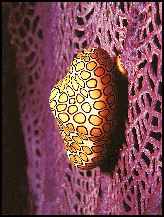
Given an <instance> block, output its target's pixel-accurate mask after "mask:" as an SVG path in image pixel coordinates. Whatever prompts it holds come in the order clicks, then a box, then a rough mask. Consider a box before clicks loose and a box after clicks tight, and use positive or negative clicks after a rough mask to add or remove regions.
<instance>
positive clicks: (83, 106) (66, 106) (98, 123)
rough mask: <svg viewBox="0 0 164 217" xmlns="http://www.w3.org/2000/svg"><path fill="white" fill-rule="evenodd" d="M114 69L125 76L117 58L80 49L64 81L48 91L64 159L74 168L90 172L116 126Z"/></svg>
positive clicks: (100, 157)
mask: <svg viewBox="0 0 164 217" xmlns="http://www.w3.org/2000/svg"><path fill="white" fill-rule="evenodd" d="M115 63H116V64H115ZM115 65H117V67H118V68H120V71H121V72H122V73H123V74H125V72H126V71H125V70H124V68H123V65H122V64H121V62H120V58H119V57H116V58H115V62H114V59H112V58H111V57H110V56H109V55H108V53H107V52H106V51H105V50H103V49H101V48H88V49H84V50H83V51H82V52H79V53H78V54H77V55H76V57H75V58H74V59H73V61H72V62H71V65H70V67H69V68H68V73H67V75H66V76H65V77H64V79H63V80H61V81H59V82H58V83H57V84H56V85H55V86H54V87H53V88H52V90H51V94H50V97H49V104H50V108H51V111H52V113H53V115H54V117H55V119H56V120H57V123H58V126H59V130H60V133H61V136H62V137H63V139H64V144H65V150H66V152H67V156H68V159H69V160H70V161H71V163H72V164H73V165H74V166H76V167H78V168H81V169H92V168H94V167H96V166H97V165H99V163H100V162H101V160H102V159H103V156H104V155H105V150H106V148H105V144H107V143H109V141H110V134H111V131H112V130H113V128H114V125H115V122H116V118H115V114H116V110H117V87H116V84H115V82H114V66H115Z"/></svg>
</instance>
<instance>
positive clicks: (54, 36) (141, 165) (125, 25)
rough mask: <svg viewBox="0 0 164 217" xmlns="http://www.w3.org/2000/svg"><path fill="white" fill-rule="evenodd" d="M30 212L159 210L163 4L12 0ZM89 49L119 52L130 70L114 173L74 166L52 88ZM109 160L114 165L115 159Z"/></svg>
mask: <svg viewBox="0 0 164 217" xmlns="http://www.w3.org/2000/svg"><path fill="white" fill-rule="evenodd" d="M9 5H10V8H11V11H10V17H9V32H10V36H11V44H13V45H14V46H15V48H16V60H17V95H18V99H19V110H20V118H21V123H22V128H23V132H24V138H25V143H26V150H27V157H28V168H27V173H28V178H29V180H28V181H29V186H30V198H31V201H32V204H33V206H32V207H31V212H34V213H36V214H116V215H119V214H132V215H135V214H150V213H151V214H152V213H155V214H158V213H160V205H161V167H162V165H161V159H162V157H161V133H162V132H161V128H162V118H161V109H162V108H161V107H162V105H161V101H162V96H161V95H162V93H161V82H162V77H161V74H162V73H161V71H162V69H161V68H162V66H161V62H162V55H161V49H162V48H161V37H162V3H160V2H155V3H153V2H151V3H148V2H147V3H142V2H134V3H132V2H111V3H108V2H100V3H97V2H88V3H86V2H79V3H71V2H66V3H62V2H61V3H60V2H58V3H55V2H54V3H39V2H38V3H27V2H26V3H23V2H22V3H13V4H12V3H9ZM86 47H101V48H103V49H104V50H106V51H107V52H108V53H109V55H110V56H111V57H115V56H116V55H117V54H120V55H121V59H122V62H123V64H124V66H125V68H126V69H127V71H128V119H127V121H126V125H125V126H126V127H125V132H123V133H124V135H125V142H123V143H122V146H121V148H120V152H119V153H120V154H119V159H118V161H116V163H115V166H114V168H113V170H112V173H110V174H107V173H104V172H103V171H102V170H101V169H100V168H95V169H93V170H87V171H81V170H80V169H78V168H74V167H72V166H71V165H70V164H68V161H67V157H66V156H65V154H64V153H65V151H64V149H63V148H62V147H63V142H62V140H61V138H60V135H59V132H58V129H57V126H56V124H55V127H54V119H53V116H52V114H51V111H50V109H49V102H48V98H49V95H50V91H51V89H52V87H53V85H54V83H57V82H58V81H59V80H61V79H62V78H63V77H64V76H65V75H66V68H67V67H68V66H69V65H70V62H71V60H72V59H73V56H74V55H75V54H76V53H77V52H78V51H79V50H81V49H83V48H86ZM109 166H110V165H109Z"/></svg>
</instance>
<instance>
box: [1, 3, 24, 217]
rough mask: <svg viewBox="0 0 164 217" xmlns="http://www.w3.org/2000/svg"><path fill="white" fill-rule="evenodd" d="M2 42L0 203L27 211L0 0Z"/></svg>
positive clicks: (11, 59) (10, 210)
mask: <svg viewBox="0 0 164 217" xmlns="http://www.w3.org/2000/svg"><path fill="white" fill-rule="evenodd" d="M1 6H2V7H1V18H2V19H1V20H2V23H1V28H2V29H1V37H2V38H1V39H2V40H1V41H2V44H1V45H2V46H1V48H2V74H1V75H2V77H1V84H2V89H1V91H2V95H1V96H2V118H1V120H2V186H1V187H2V205H1V213H2V214H3V215H9V214H10V215H11V214H17V215H21V214H27V213H28V212H27V194H28V191H27V175H26V168H27V162H26V153H25V144H24V138H23V133H22V128H21V123H20V115H19V111H18V100H17V96H16V76H15V75H16V66H15V51H14V49H13V48H12V47H11V46H10V44H9V40H10V39H9V33H8V28H7V24H8V13H9V8H8V6H7V3H1Z"/></svg>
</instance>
